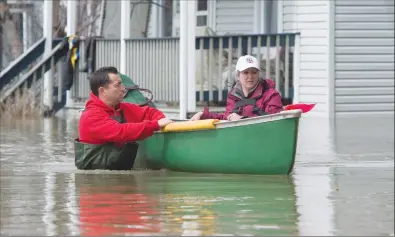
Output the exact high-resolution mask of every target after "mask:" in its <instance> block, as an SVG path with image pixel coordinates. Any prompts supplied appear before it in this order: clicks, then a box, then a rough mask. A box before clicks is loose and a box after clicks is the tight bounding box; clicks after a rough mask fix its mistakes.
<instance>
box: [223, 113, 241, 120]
mask: <svg viewBox="0 0 395 237" xmlns="http://www.w3.org/2000/svg"><path fill="white" fill-rule="evenodd" d="M241 118H243V116H241V115H238V114H236V113H232V114H230V115H229V116H228V117H227V118H226V119H227V120H229V121H237V120H240V119H241Z"/></svg>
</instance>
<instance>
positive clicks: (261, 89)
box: [191, 55, 283, 121]
mask: <svg viewBox="0 0 395 237" xmlns="http://www.w3.org/2000/svg"><path fill="white" fill-rule="evenodd" d="M259 72H260V67H259V62H258V60H257V59H256V58H255V57H253V56H250V55H246V56H242V57H240V58H239V60H238V61H237V64H236V77H237V79H238V80H236V81H237V82H236V85H235V86H234V87H233V88H232V89H231V91H230V92H229V94H228V98H227V101H226V111H225V113H224V114H219V113H210V112H209V111H208V108H205V109H204V111H202V112H198V113H196V114H195V115H194V116H193V117H192V118H191V120H201V119H220V120H230V121H236V120H240V119H243V118H248V117H255V116H262V115H266V114H274V113H279V112H280V111H282V110H283V105H282V102H281V95H280V93H279V92H278V91H277V90H276V89H275V83H274V81H273V80H270V79H261V78H259Z"/></svg>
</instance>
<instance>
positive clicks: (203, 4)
mask: <svg viewBox="0 0 395 237" xmlns="http://www.w3.org/2000/svg"><path fill="white" fill-rule="evenodd" d="M197 10H198V11H207V0H198V1H197Z"/></svg>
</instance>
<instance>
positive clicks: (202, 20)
mask: <svg viewBox="0 0 395 237" xmlns="http://www.w3.org/2000/svg"><path fill="white" fill-rule="evenodd" d="M206 25H207V16H197V19H196V26H206Z"/></svg>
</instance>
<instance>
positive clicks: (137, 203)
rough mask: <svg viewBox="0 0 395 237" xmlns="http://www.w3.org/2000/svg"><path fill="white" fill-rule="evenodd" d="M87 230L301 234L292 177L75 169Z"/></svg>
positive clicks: (88, 232)
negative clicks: (297, 222) (78, 172)
mask: <svg viewBox="0 0 395 237" xmlns="http://www.w3.org/2000/svg"><path fill="white" fill-rule="evenodd" d="M75 175H76V176H75V177H76V184H77V185H76V186H77V190H78V191H77V193H79V200H80V201H79V204H80V222H81V223H80V224H81V234H82V235H112V234H119V233H122V234H132V233H134V234H139V235H140V234H150V235H152V234H158V235H159V234H168V235H214V234H236V235H262V234H265V235H266V234H267V235H278V234H281V235H295V234H297V226H296V219H297V215H296V207H295V194H294V186H293V183H292V179H290V178H288V177H242V176H224V177H223V176H217V175H209V176H206V177H201V176H199V175H191V174H182V175H180V174H176V173H165V174H164V173H161V172H152V174H149V173H145V174H140V175H126V174H124V175H121V174H119V175H114V174H105V175H103V174H102V175H97V174H75Z"/></svg>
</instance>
